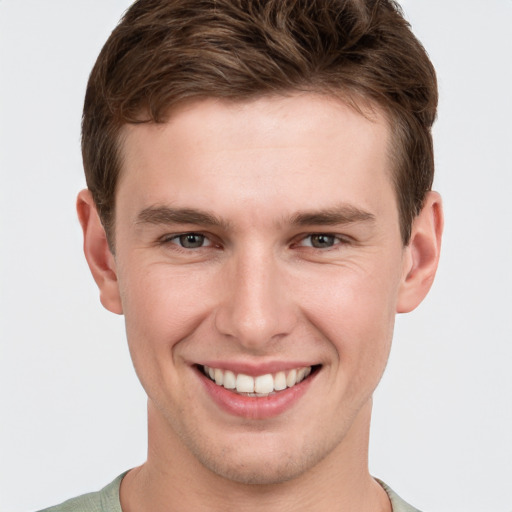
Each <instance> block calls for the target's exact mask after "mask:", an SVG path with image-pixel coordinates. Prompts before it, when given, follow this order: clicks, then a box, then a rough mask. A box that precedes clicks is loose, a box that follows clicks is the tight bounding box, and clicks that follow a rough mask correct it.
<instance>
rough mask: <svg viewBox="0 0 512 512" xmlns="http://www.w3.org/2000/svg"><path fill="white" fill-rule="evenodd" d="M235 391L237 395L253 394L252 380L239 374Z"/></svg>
mask: <svg viewBox="0 0 512 512" xmlns="http://www.w3.org/2000/svg"><path fill="white" fill-rule="evenodd" d="M236 390H237V391H238V392H239V393H254V379H253V378H252V377H250V376H249V375H244V374H243V373H239V374H238V375H237V377H236Z"/></svg>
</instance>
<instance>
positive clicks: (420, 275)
mask: <svg viewBox="0 0 512 512" xmlns="http://www.w3.org/2000/svg"><path fill="white" fill-rule="evenodd" d="M443 222H444V221H443V206H442V201H441V196H440V195H439V194H438V193H437V192H429V193H428V194H427V197H426V198H425V202H424V205H423V208H422V210H421V212H420V214H419V215H418V216H417V217H416V218H415V219H414V221H413V224H412V230H411V239H410V242H409V245H408V246H407V247H406V248H405V249H404V251H405V252H404V273H403V277H402V283H401V285H400V290H399V293H398V302H397V313H408V312H409V311H412V310H413V309H414V308H416V307H417V306H418V305H419V304H420V302H421V301H422V300H423V299H424V298H425V296H426V295H427V293H428V291H429V290H430V287H431V286H432V283H433V282H434V277H435V275H436V270H437V265H438V263H439V254H440V250H441V237H442V234H443Z"/></svg>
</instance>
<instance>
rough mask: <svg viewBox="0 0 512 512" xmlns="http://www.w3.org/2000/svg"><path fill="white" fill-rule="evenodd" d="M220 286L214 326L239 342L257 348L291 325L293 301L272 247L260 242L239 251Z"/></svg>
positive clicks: (292, 324) (285, 331)
mask: <svg viewBox="0 0 512 512" xmlns="http://www.w3.org/2000/svg"><path fill="white" fill-rule="evenodd" d="M222 288H223V293H222V294H221V302H220V304H219V307H218V310H217V314H216V323H217V328H218V329H219V331H220V332H221V333H222V334H224V335H228V336H231V337H234V338H236V339H237V341H238V343H240V344H241V345H244V346H246V347H247V348H251V349H255V350H257V349H258V348H261V347H263V346H264V345H265V344H267V343H268V342H271V341H272V340H275V339H276V338H279V337H282V336H284V335H286V334H289V333H290V331H291V330H292V329H293V326H294V324H295V312H294V308H293V304H292V302H291V301H290V300H289V296H288V294H287V293H286V289H285V288H286V286H285V278H284V275H283V269H281V268H279V262H278V261H277V257H276V256H275V254H274V253H273V251H272V250H270V249H265V248H264V247H261V246H260V247H259V248H258V247H252V248H249V249H244V250H241V251H239V252H238V253H237V254H236V255H235V256H234V257H233V259H232V261H231V262H230V264H229V268H228V269H227V272H226V275H225V276H224V280H223V283H222Z"/></svg>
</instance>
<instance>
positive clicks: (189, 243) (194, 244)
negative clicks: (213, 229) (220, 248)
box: [166, 233, 211, 249]
mask: <svg viewBox="0 0 512 512" xmlns="http://www.w3.org/2000/svg"><path fill="white" fill-rule="evenodd" d="M166 241H167V242H170V243H173V244H176V245H179V246H181V247H183V248H184V249H200V248H201V247H208V246H209V245H211V242H210V240H208V238H206V236H204V235H201V234H200V233H183V234H181V235H175V236H173V237H171V238H168V239H167V240H166Z"/></svg>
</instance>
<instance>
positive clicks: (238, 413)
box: [115, 94, 406, 483]
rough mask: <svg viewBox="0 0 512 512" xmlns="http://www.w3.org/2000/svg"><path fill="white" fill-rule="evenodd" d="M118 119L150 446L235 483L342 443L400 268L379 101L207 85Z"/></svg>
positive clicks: (306, 462) (372, 374)
mask: <svg viewBox="0 0 512 512" xmlns="http://www.w3.org/2000/svg"><path fill="white" fill-rule="evenodd" d="M124 136H125V139H124V146H123V156H124V165H123V169H122V176H121V179H120V182H119V185H118V192H117V197H116V201H117V204H116V233H115V236H116V256H115V272H116V275H117V282H118V286H119V291H120V298H121V299H120V300H121V304H122V310H123V313H124V315H125V317H126V329H127V336H128V342H129V346H130V351H131V354H132V358H133V361H134V365H135V368H136V371H137V374H138V376H139V378H140V380H141V382H142V384H143V386H144V388H145V390H146V392H147V394H148V396H149V400H150V405H151V408H152V409H153V411H154V413H153V420H152V421H153V422H156V424H157V427H158V428H156V429H155V430H156V431H158V432H160V434H158V435H159V436H160V441H159V442H160V444H161V447H162V449H163V450H164V448H163V447H164V445H166V444H169V445H172V444H173V443H174V444H175V445H176V446H178V445H179V446H181V447H183V449H184V450H185V453H187V454H188V456H190V458H191V459H194V460H195V461H198V462H199V463H200V464H201V466H202V467H204V468H206V469H207V470H208V471H213V472H214V473H216V474H217V475H221V476H223V477H226V478H229V479H232V480H235V481H239V482H250V483H270V482H280V481H284V480H288V479H291V478H293V477H296V476H298V475H300V474H302V473H304V472H305V471H308V470H309V469H311V468H313V467H315V466H317V465H318V464H320V463H321V461H324V460H326V458H328V457H329V456H330V455H331V454H333V453H338V454H339V453H341V452H343V451H345V452H347V453H349V452H350V449H351V446H352V448H353V447H354V446H355V445H356V444H358V443H359V441H360V438H361V437H363V438H364V437H365V436H367V432H366V427H367V423H368V421H369V415H368V414H367V412H368V410H369V408H370V402H371V396H372V393H373V391H374V389H375V387H376V385H377V383H378V381H379V379H380V377H381V375H382V372H383V370H384V367H385V364H386V361H387V358H388V353H389V348H390V343H391V337H392V331H393V323H394V316H395V312H396V309H397V301H398V297H399V294H400V286H401V283H402V282H403V280H404V274H405V270H404V267H405V264H404V261H405V260H406V258H405V257H404V251H405V249H404V247H403V245H402V243H401V239H400V229H399V219H398V212H397V204H396V200H395V193H394V190H393V187H392V182H391V179H390V176H391V170H390V163H389V160H388V149H389V129H388V126H387V124H386V121H385V119H384V117H383V116H381V115H380V114H379V113H378V112H377V113H375V114H374V118H373V119H372V120H369V119H367V118H365V117H363V116H362V115H361V114H359V113H357V112H356V111H354V110H353V109H351V108H349V107H348V106H346V105H344V104H343V103H341V102H339V101H337V100H335V99H332V98H327V97H322V96H316V95H312V94H304V95H294V96H290V97H279V98H277V97H276V98H262V99H258V100H255V101H252V102H246V103H227V102H222V101H216V100H212V99H209V100H203V101H198V102H195V103H191V104H188V105H184V106H181V107H180V108H179V109H177V110H176V111H175V112H173V115H172V116H171V118H170V120H169V122H167V123H166V124H163V125H153V124H142V125H137V126H127V127H126V128H125V132H124ZM365 442H366V443H367V439H366V441H365ZM361 444H364V443H361Z"/></svg>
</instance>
